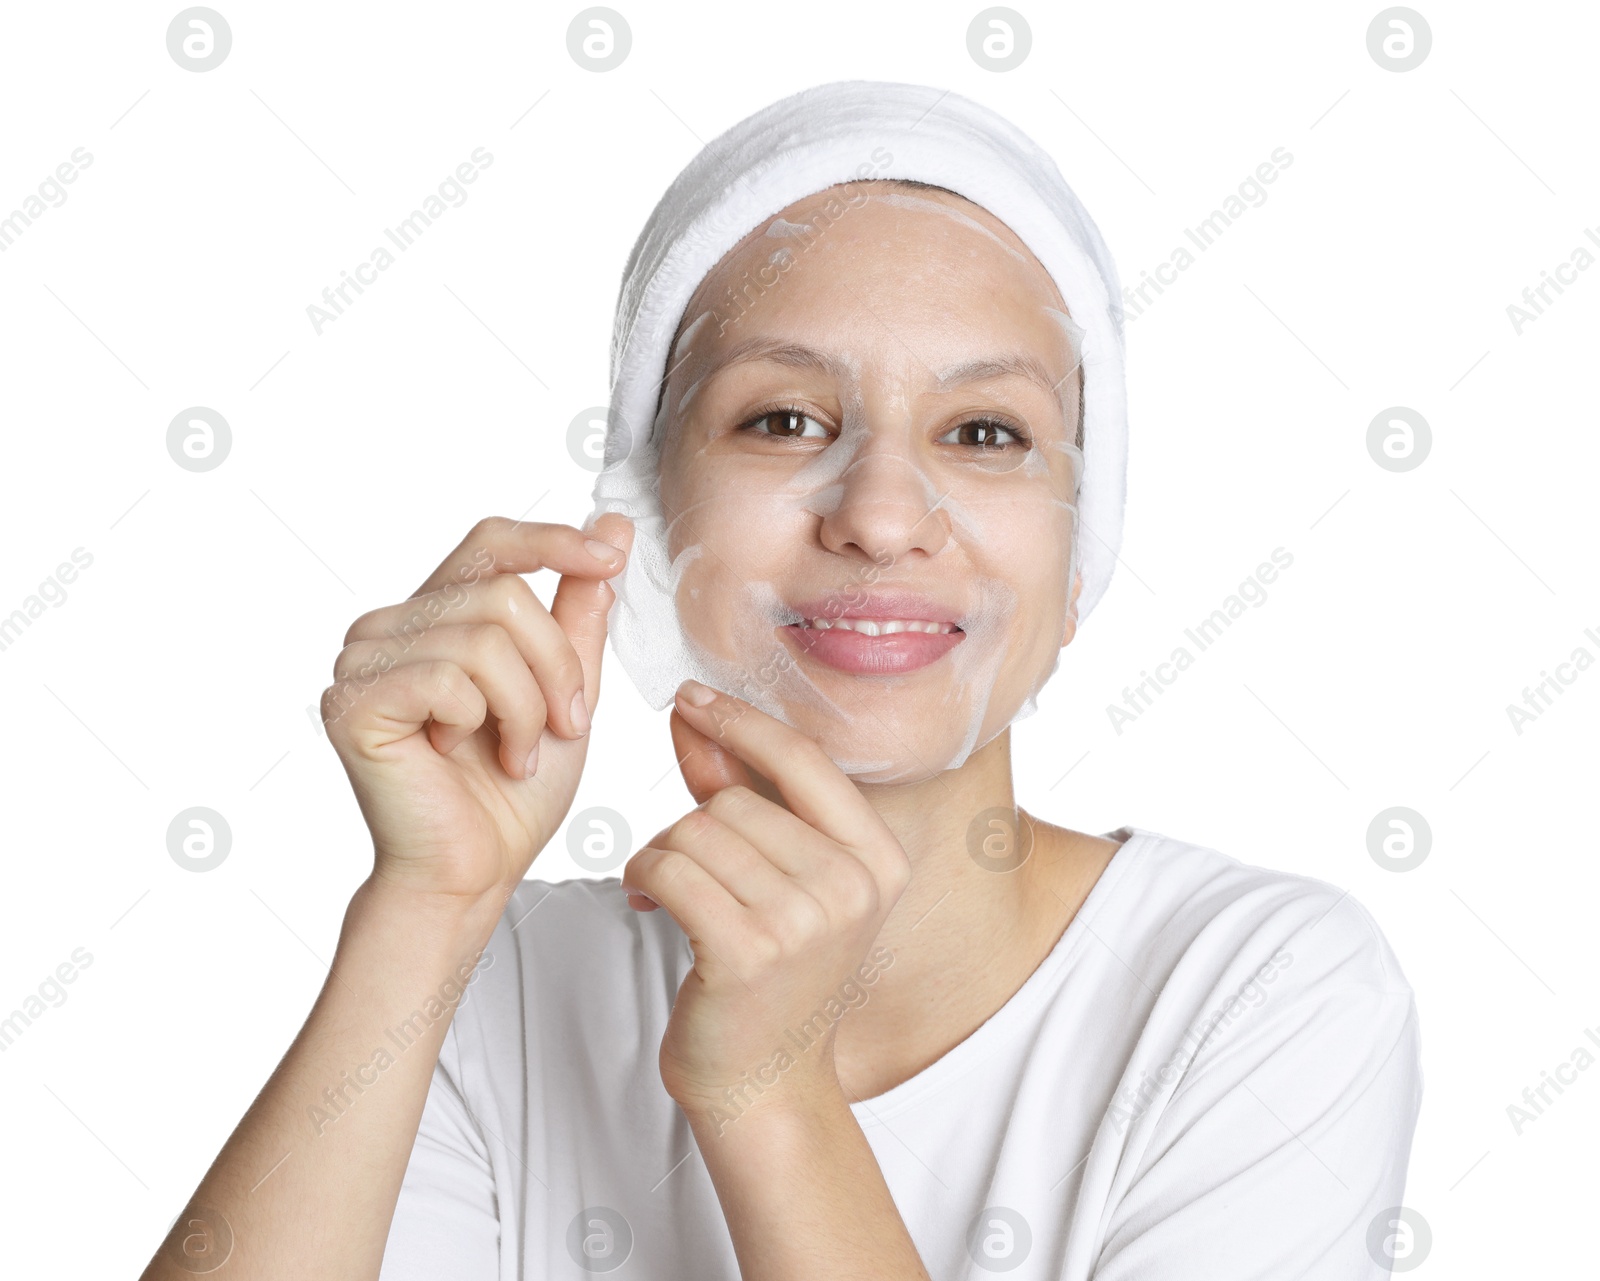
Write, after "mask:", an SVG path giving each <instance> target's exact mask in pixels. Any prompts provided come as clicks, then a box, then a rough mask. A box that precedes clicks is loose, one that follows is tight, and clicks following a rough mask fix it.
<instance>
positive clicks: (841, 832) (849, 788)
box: [675, 681, 896, 871]
mask: <svg viewBox="0 0 1600 1281" xmlns="http://www.w3.org/2000/svg"><path fill="white" fill-rule="evenodd" d="M695 691H699V692H700V694H701V695H702V696H704V695H709V698H707V701H706V702H705V703H704V704H703V705H701V706H695V705H694V704H693V703H690V702H689V701H688V699H687V698H686V697H685V695H686V694H688V693H691V692H695ZM675 706H676V707H677V709H678V712H679V714H680V715H681V716H682V717H683V718H684V720H686V721H688V722H689V724H690V725H691V726H693V727H694V728H695V729H698V730H699V731H700V732H701V733H702V734H704V735H706V736H707V737H708V738H711V739H712V740H714V741H715V742H716V743H717V745H718V746H720V747H722V748H724V749H725V750H727V751H729V752H731V753H732V754H733V755H735V756H737V757H738V758H739V759H740V760H741V761H744V762H746V763H748V764H749V765H751V766H752V767H754V768H755V769H757V770H759V771H760V772H761V773H763V774H764V775H766V777H768V778H770V779H771V780H772V781H773V783H774V784H775V785H776V786H777V788H778V791H779V792H780V793H781V795H782V796H783V799H784V802H785V804H787V805H788V807H789V809H790V810H792V811H793V812H794V813H795V814H796V815H798V816H799V817H800V818H802V819H804V820H805V821H806V823H808V824H810V826H811V827H813V828H815V829H816V830H817V831H819V832H821V833H822V834H823V835H825V836H828V837H831V838H832V839H833V840H835V841H837V842H838V843H839V844H840V845H842V846H844V847H845V848H846V849H849V850H851V851H853V852H855V853H857V854H862V853H865V852H866V851H869V850H874V849H893V848H895V847H896V842H895V840H894V835H893V833H891V832H890V831H889V828H888V827H887V825H885V823H884V821H883V819H882V818H880V817H879V815H878V812H877V811H876V810H875V809H873V808H872V806H871V805H869V804H868V803H867V800H866V798H865V797H864V796H862V794H861V792H860V790H859V789H858V788H857V787H856V785H855V784H854V783H852V782H851V781H850V779H849V778H847V777H846V776H845V774H844V771H842V770H841V769H840V768H839V767H838V766H837V765H835V764H834V763H833V761H832V760H831V759H830V758H829V757H828V754H827V753H826V752H824V751H823V750H822V748H821V747H819V746H818V745H817V744H816V743H815V742H814V741H813V740H811V739H809V738H807V737H806V736H805V735H804V734H802V733H800V731H799V730H797V729H794V728H793V727H792V726H789V725H785V724H784V723H783V722H782V721H780V720H777V719H776V718H775V717H772V716H768V715H767V714H766V713H765V712H763V711H761V710H760V709H759V708H757V707H754V706H752V705H751V704H750V703H747V702H745V701H744V700H743V699H742V698H736V697H734V696H733V695H731V694H724V693H722V692H721V691H720V690H713V689H711V688H710V687H708V686H704V685H700V684H699V682H697V681H685V682H684V683H683V685H682V686H680V687H679V690H678V696H677V700H676V703H675ZM885 838H887V840H885ZM883 870H885V871H887V870H888V868H887V866H885V868H884V869H883Z"/></svg>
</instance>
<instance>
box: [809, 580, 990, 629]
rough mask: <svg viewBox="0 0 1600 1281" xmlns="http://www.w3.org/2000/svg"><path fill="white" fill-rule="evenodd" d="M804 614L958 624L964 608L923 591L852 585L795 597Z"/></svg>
mask: <svg viewBox="0 0 1600 1281" xmlns="http://www.w3.org/2000/svg"><path fill="white" fill-rule="evenodd" d="M790 608H791V609H793V610H794V611H795V612H796V613H797V614H799V615H800V617H802V618H899V619H904V620H905V621H907V622H910V621H912V620H916V621H919V622H924V623H950V624H952V625H956V624H958V620H959V619H960V618H961V614H962V611H961V610H959V609H957V608H955V607H954V606H953V605H946V604H944V603H943V602H942V601H937V600H935V599H934V598H933V597H931V596H924V595H923V594H922V593H921V592H913V591H903V590H885V591H876V592H867V593H865V594H863V593H862V591H861V590H860V589H859V588H850V589H848V590H845V591H841V592H837V593H835V594H833V595H830V596H813V597H810V598H809V599H806V600H798V601H791V602H790Z"/></svg>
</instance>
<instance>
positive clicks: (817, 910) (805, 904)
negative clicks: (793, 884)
mask: <svg viewBox="0 0 1600 1281" xmlns="http://www.w3.org/2000/svg"><path fill="white" fill-rule="evenodd" d="M775 924H776V928H777V931H778V935H779V938H780V940H781V942H782V943H783V945H784V947H785V948H786V949H793V950H796V951H798V950H800V949H802V948H804V947H806V946H807V945H809V944H810V943H812V942H814V941H815V940H817V939H819V938H822V937H824V936H825V935H826V934H827V933H828V914H827V912H826V911H824V910H823V907H822V904H820V903H819V902H817V900H816V899H814V898H812V897H811V896H810V895H809V894H796V895H792V896H791V898H790V900H789V902H787V903H786V904H785V905H784V908H783V911H782V912H781V914H780V915H779V916H778V918H777V921H776V923H775Z"/></svg>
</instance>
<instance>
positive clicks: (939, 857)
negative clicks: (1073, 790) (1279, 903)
mask: <svg viewBox="0 0 1600 1281" xmlns="http://www.w3.org/2000/svg"><path fill="white" fill-rule="evenodd" d="M858 786H859V787H860V790H861V793H862V795H863V796H864V797H866V799H867V800H868V801H869V802H870V803H871V805H872V807H873V808H874V809H875V810H877V812H878V814H879V815H880V816H881V817H882V818H883V821H884V823H885V824H886V825H887V826H888V828H889V829H890V831H892V832H893V833H894V834H895V836H896V838H897V839H898V840H899V841H900V844H901V847H902V848H903V849H904V850H905V851H906V854H907V855H908V856H909V858H910V859H911V866H912V876H911V882H910V884H909V885H908V886H907V887H906V889H905V892H904V893H903V894H902V895H901V897H900V899H899V900H898V902H896V904H895V906H894V908H893V909H892V910H891V911H890V913H889V915H888V917H887V918H886V919H885V921H884V924H883V927H882V929H881V930H880V931H879V934H878V937H877V940H876V942H875V944H874V947H873V949H872V950H871V951H869V954H868V956H867V958H866V959H865V964H866V966H867V967H868V968H867V969H866V971H865V973H867V974H873V975H874V977H873V978H872V979H871V980H870V981H867V980H864V979H860V978H858V979H857V982H858V983H859V985H860V986H861V987H862V988H863V989H864V991H865V993H866V997H865V1000H864V1001H862V1002H861V1003H860V1004H859V1005H856V1006H853V1007H852V1008H851V1009H850V1010H849V1011H848V1013H847V1015H846V1016H845V1017H844V1018H843V1019H841V1020H840V1021H839V1023H838V1024H837V1032H836V1040H835V1057H836V1060H837V1062H838V1065H839V1070H840V1077H841V1080H842V1081H843V1082H844V1083H845V1084H846V1086H847V1088H851V1089H853V1091H854V1092H855V1093H856V1094H857V1095H858V1096H859V1097H871V1096H872V1095H873V1094H877V1093H881V1092H882V1091H883V1090H884V1089H887V1088H889V1086H891V1085H893V1084H895V1083H897V1082H898V1081H899V1080H903V1079H905V1078H906V1077H909V1076H911V1075H914V1074H915V1072H917V1071H920V1070H921V1069H922V1068H923V1067H926V1066H927V1065H928V1064H929V1063H932V1062H933V1061H934V1060H936V1059H938V1058H939V1057H941V1056H942V1055H943V1054H944V1053H946V1052H947V1051H948V1050H949V1049H950V1048H952V1047H953V1046H954V1045H956V1044H957V1043H959V1042H960V1041H962V1040H964V1039H965V1038H966V1037H967V1036H968V1035H970V1034H971V1032H972V1031H973V1030H975V1029H976V1028H977V1027H978V1026H979V1025H980V1024H982V1023H983V1022H984V1021H985V1020H986V1019H987V1018H989V1017H990V1015H992V1014H993V1013H994V1012H995V1010H997V1009H999V1008H1000V1006H1002V1005H1003V1004H1005V1002H1006V1001H1007V1000H1009V999H1010V997H1011V996H1012V995H1013V994H1014V993H1015V992H1016V990H1017V988H1019V987H1020V986H1021V985H1022V983H1023V982H1024V981H1026V979H1027V978H1028V976H1029V975H1030V974H1032V973H1033V971H1034V970H1035V969H1037V968H1038V965H1039V963H1040V961H1042V960H1043V959H1044V957H1045V956H1046V955H1047V954H1048V953H1049V951H1050V949H1051V948H1052V947H1053V946H1054V945H1055V943H1056V942H1057V941H1058V940H1059V939H1060V937H1061V933H1062V931H1063V930H1064V929H1065V928H1066V925H1067V923H1068V922H1069V921H1070V920H1071V917H1072V915H1073V914H1074V913H1075V912H1076V910H1077V907H1078V905H1079V904H1080V903H1081V902H1082V900H1083V898H1084V897H1085V896H1086V895H1087V894H1088V892H1089V890H1090V889H1091V888H1092V887H1093V885H1094V882H1095V880H1096V879H1097V878H1098V876H1099V874H1100V872H1101V871H1102V870H1104V867H1105V864H1106V863H1107V862H1108V861H1109V860H1110V856H1111V854H1113V853H1115V851H1116V848H1117V846H1116V843H1115V842H1112V841H1108V840H1104V839H1102V838H1100V837H1095V836H1086V835H1084V834H1082V833H1078V832H1072V831H1068V830H1066V829H1063V828H1059V827H1054V826H1052V825H1050V824H1048V823H1044V822H1041V821H1040V820H1038V819H1035V818H1032V817H1031V816H1030V815H1028V814H1027V813H1026V812H1025V811H1023V810H1020V809H1018V808H1017V807H1016V803H1015V799H1014V796H1013V792H1012V774H1011V731H1010V729H1009V728H1008V729H1006V730H1004V731H1003V732H1002V733H1001V734H999V735H998V736H997V737H996V738H994V739H993V740H991V741H990V742H989V743H987V744H986V745H985V746H984V747H982V748H980V749H979V750H978V751H976V752H974V753H973V754H972V755H971V756H970V757H968V758H967V760H966V762H965V763H964V764H963V765H962V766H961V767H960V768H959V769H954V770H946V771H944V772H942V773H940V774H937V775H935V776H934V777H933V778H930V779H927V780H924V781H921V782H915V783H904V784H858ZM879 949H881V951H880V950H879Z"/></svg>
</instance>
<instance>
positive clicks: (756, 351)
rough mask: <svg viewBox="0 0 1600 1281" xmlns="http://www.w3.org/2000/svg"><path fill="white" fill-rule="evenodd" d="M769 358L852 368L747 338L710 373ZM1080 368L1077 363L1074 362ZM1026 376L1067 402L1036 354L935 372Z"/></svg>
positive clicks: (958, 377)
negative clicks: (730, 366)
mask: <svg viewBox="0 0 1600 1281" xmlns="http://www.w3.org/2000/svg"><path fill="white" fill-rule="evenodd" d="M749 360H769V361H772V362H774V363H776V364H780V365H788V366H790V367H791V368H795V369H810V370H814V371H816V372H818V373H822V374H828V375H830V376H832V377H834V378H843V377H845V375H847V374H848V373H849V372H850V371H849V368H848V367H847V366H846V365H845V364H844V362H843V361H841V360H839V359H838V357H836V356H834V355H832V354H831V353H829V352H825V351H819V350H818V349H817V348H815V347H808V346H806V345H805V344H804V343H795V342H785V341H782V340H781V339H777V338H759V337H758V338H747V339H745V340H744V341H743V342H739V343H736V344H734V346H733V347H731V348H729V350H728V351H727V353H726V354H725V355H724V356H723V357H722V358H721V359H720V360H718V361H717V362H716V363H715V364H714V365H713V366H712V367H711V368H710V369H709V370H707V371H706V375H705V376H706V377H710V376H711V375H712V374H715V373H718V372H720V371H721V370H723V369H726V368H727V367H728V366H729V365H735V364H738V363H740V362H741V361H749ZM1074 368H1076V366H1074ZM1072 372H1073V371H1072V370H1070V369H1069V370H1068V371H1067V378H1070V377H1071V376H1072ZM1007 376H1009V377H1015V378H1025V379H1027V380H1028V381H1029V382H1032V383H1036V384H1037V385H1038V386H1039V387H1041V388H1043V389H1044V391H1046V392H1048V393H1049V394H1050V395H1052V396H1056V397H1058V398H1060V399H1061V400H1062V402H1063V404H1064V403H1065V397H1064V396H1063V395H1062V391H1061V384H1062V383H1064V382H1066V381H1067V379H1066V378H1062V379H1061V380H1060V381H1059V382H1058V381H1056V380H1055V379H1052V378H1051V377H1050V372H1049V370H1047V369H1046V368H1045V367H1044V365H1043V363H1042V362H1041V361H1040V360H1039V359H1038V358H1037V357H1035V356H1029V355H1024V354H1020V353H1019V354H1008V355H1003V356H979V357H976V358H974V359H971V360H964V361H962V362H961V363H960V364H958V365H952V366H951V367H950V368H949V369H946V370H945V371H944V372H943V373H942V374H935V375H934V377H935V379H936V380H937V381H938V384H939V387H940V388H941V390H942V389H944V388H948V387H957V386H961V385H963V384H965V383H972V382H981V381H983V380H984V379H987V378H1001V377H1007Z"/></svg>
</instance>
